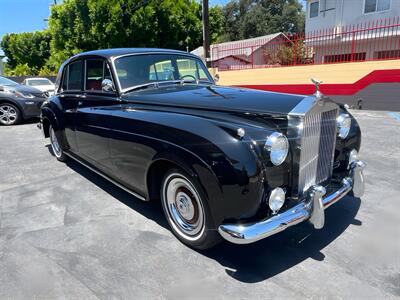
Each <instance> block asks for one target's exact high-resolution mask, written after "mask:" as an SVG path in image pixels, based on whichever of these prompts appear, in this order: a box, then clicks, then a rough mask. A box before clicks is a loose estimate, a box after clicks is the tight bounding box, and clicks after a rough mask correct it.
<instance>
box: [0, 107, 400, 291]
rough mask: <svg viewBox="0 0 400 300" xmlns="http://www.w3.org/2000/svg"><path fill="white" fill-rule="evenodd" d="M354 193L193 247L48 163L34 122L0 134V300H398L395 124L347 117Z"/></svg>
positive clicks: (92, 183)
mask: <svg viewBox="0 0 400 300" xmlns="http://www.w3.org/2000/svg"><path fill="white" fill-rule="evenodd" d="M354 114H355V116H356V118H357V119H358V121H359V122H360V124H361V127H362V130H363V142H362V147H363V148H362V151H361V157H362V159H363V160H365V161H366V163H367V169H366V171H365V176H366V194H365V196H364V197H363V198H362V199H361V200H360V199H354V198H351V197H346V198H344V199H342V200H341V201H340V202H338V203H337V204H335V205H333V206H332V207H330V208H329V209H328V210H327V211H326V213H327V216H326V225H325V227H324V228H323V229H322V230H313V229H312V228H311V227H310V226H309V225H307V224H302V225H299V226H297V227H294V228H291V229H289V230H287V231H285V232H283V233H281V234H279V235H276V236H273V237H270V238H268V239H265V240H263V241H260V242H258V243H255V244H251V245H244V246H239V245H233V244H229V243H227V242H226V243H223V244H222V245H220V246H219V247H217V248H215V249H212V250H209V251H204V252H199V251H195V250H192V249H190V248H187V247H186V246H184V245H183V244H181V243H180V242H179V241H178V240H177V239H176V238H175V237H174V236H173V235H172V234H171V233H170V231H169V230H168V229H167V224H166V222H165V221H164V217H163V212H162V208H161V206H160V205H158V204H152V203H145V202H141V201H140V200H138V199H136V198H135V197H133V196H131V195H130V194H128V193H126V192H124V191H123V190H121V189H119V188H117V187H116V186H114V185H112V184H111V183H109V182H107V181H106V180H104V179H103V178H101V177H100V176H98V175H96V174H94V173H93V172H91V171H90V170H88V169H86V168H85V167H83V166H81V165H79V164H77V163H75V162H73V161H70V162H68V163H67V164H64V163H60V162H58V161H56V159H55V158H54V157H52V156H51V155H50V153H49V148H48V140H44V139H43V137H42V135H41V132H40V131H39V130H38V129H37V128H36V125H35V124H34V123H31V124H24V125H19V126H14V127H0V213H1V214H0V299H8V298H11V299H26V298H36V299H66V298H68V299H96V298H99V299H128V298H129V299H146V298H152V299H153V298H158V299H165V298H166V299H177V298H179V299H186V298H188V297H190V298H196V299H225V298H229V299H238V298H240V299H243V298H251V299H266V298H280V299H284V298H321V297H323V298H328V299H329V298H353V299H354V298H356V299H361V298H368V299H382V298H400V254H399V253H400V202H399V201H400V196H399V194H400V179H399V178H400V171H399V170H400V165H399V164H400V119H396V118H395V115H393V114H389V113H387V112H371V111H369V112H364V111H356V112H354Z"/></svg>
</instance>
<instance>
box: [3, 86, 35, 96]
mask: <svg viewBox="0 0 400 300" xmlns="http://www.w3.org/2000/svg"><path fill="white" fill-rule="evenodd" d="M4 88H5V89H8V90H14V91H18V92H27V93H32V94H38V93H41V91H40V90H38V89H36V88H33V87H30V86H26V85H22V84H14V85H5V86H4Z"/></svg>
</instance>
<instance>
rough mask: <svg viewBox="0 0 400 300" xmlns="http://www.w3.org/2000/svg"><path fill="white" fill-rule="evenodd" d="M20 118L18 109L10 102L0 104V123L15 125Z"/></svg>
mask: <svg viewBox="0 0 400 300" xmlns="http://www.w3.org/2000/svg"><path fill="white" fill-rule="evenodd" d="M21 119H22V115H21V112H20V111H19V109H18V108H17V107H16V106H15V105H12V104H10V103H2V104H0V123H1V124H3V125H16V124H18V123H19V122H20V121H21Z"/></svg>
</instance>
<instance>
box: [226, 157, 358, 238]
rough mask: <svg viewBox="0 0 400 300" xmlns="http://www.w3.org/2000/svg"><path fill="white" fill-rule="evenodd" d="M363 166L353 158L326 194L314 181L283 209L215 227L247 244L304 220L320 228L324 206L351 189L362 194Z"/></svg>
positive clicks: (327, 205)
mask: <svg viewBox="0 0 400 300" xmlns="http://www.w3.org/2000/svg"><path fill="white" fill-rule="evenodd" d="M364 168H365V163H363V162H362V161H359V160H358V161H354V162H353V163H352V164H351V166H350V171H349V176H348V177H345V178H344V179H343V180H342V182H341V185H340V186H339V188H338V189H337V190H336V191H334V192H333V193H331V194H329V195H327V196H325V194H326V190H325V188H324V187H323V186H320V185H315V186H313V187H311V188H310V189H309V191H308V194H307V197H306V199H305V200H304V201H302V202H301V203H299V204H297V205H296V206H294V207H292V208H290V209H289V210H287V211H285V212H283V213H280V214H277V215H274V216H272V217H270V218H267V219H264V220H260V221H257V222H253V223H247V224H239V223H233V224H232V223H231V224H222V225H220V226H219V228H218V231H219V233H220V234H221V236H222V237H223V238H224V239H226V240H227V241H229V242H232V243H235V244H249V243H253V242H256V241H258V240H261V239H264V238H266V237H269V236H271V235H274V234H276V233H278V232H281V231H283V230H285V229H286V228H288V227H291V226H294V225H296V224H299V223H301V222H304V221H306V220H309V221H310V222H311V223H312V224H313V225H314V227H315V228H317V229H320V228H322V227H323V226H324V223H325V212H324V210H325V209H326V208H328V207H329V206H331V205H332V204H334V203H336V202H337V201H339V200H340V199H342V198H343V197H344V196H345V195H347V194H348V193H349V192H350V191H351V190H353V194H354V196H355V197H361V196H362V195H363V194H364V175H363V170H364ZM324 196H325V197H324Z"/></svg>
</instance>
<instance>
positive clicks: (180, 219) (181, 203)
mask: <svg viewBox="0 0 400 300" xmlns="http://www.w3.org/2000/svg"><path fill="white" fill-rule="evenodd" d="M189 178H190V176H188V175H187V174H186V173H184V172H183V171H181V170H178V169H172V170H170V171H168V172H167V174H166V175H165V177H164V179H163V182H162V185H161V202H162V206H163V210H164V213H165V216H166V218H167V221H168V223H169V225H170V227H171V229H172V232H173V233H174V235H175V236H176V237H177V238H178V239H179V240H181V241H182V242H183V243H185V244H186V245H188V246H190V247H193V248H197V249H207V248H211V247H213V246H214V245H216V244H217V243H218V242H219V241H220V240H221V237H220V236H219V234H218V232H217V231H216V230H215V229H214V227H213V221H212V219H211V218H212V217H211V214H210V213H209V208H208V205H207V202H206V197H205V196H204V193H202V192H201V188H200V186H199V184H198V183H197V182H196V180H195V179H189Z"/></svg>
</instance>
